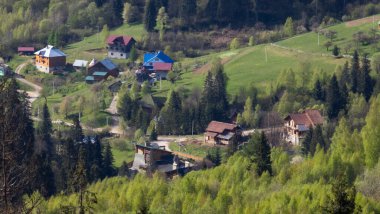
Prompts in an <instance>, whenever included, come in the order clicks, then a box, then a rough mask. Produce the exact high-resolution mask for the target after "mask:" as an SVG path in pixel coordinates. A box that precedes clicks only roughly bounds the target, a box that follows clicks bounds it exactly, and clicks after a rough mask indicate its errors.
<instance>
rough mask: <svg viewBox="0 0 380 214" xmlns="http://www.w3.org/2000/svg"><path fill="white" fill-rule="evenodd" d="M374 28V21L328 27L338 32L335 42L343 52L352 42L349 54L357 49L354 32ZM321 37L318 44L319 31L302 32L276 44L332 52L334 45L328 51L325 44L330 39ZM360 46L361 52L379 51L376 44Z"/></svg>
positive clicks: (298, 48) (318, 51)
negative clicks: (356, 24)
mask: <svg viewBox="0 0 380 214" xmlns="http://www.w3.org/2000/svg"><path fill="white" fill-rule="evenodd" d="M376 23H377V22H376ZM372 28H373V24H372V23H367V24H363V25H359V26H355V27H348V26H346V24H345V23H342V24H338V25H335V26H332V27H329V28H327V29H329V30H334V31H336V32H338V34H337V38H336V39H334V40H333V44H336V45H337V46H338V47H339V48H341V53H342V54H346V53H345V51H344V47H345V46H347V44H350V43H352V45H353V46H352V48H351V50H350V51H349V52H348V54H352V52H353V51H354V49H355V44H354V42H353V34H355V33H357V32H358V31H362V32H365V33H368V32H369V31H370V30H371V29H372ZM378 34H379V33H378ZM319 39H320V42H319V44H320V45H319V46H318V33H316V32H309V33H306V34H302V35H299V36H296V37H292V38H290V39H286V40H283V41H280V42H277V43H276V44H278V45H281V46H285V47H289V48H293V49H297V50H302V51H306V52H311V53H325V54H331V50H332V47H331V48H330V50H329V51H327V49H326V47H325V46H324V44H325V43H326V42H327V41H329V39H327V38H326V37H324V36H323V35H322V34H320V36H319ZM358 47H359V51H360V52H361V53H369V54H373V53H375V52H378V51H379V49H378V48H374V46H371V45H367V46H363V45H359V46H358Z"/></svg>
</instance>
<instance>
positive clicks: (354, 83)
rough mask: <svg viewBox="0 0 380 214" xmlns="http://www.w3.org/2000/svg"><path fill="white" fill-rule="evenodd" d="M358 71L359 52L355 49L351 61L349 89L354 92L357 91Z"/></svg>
mask: <svg viewBox="0 0 380 214" xmlns="http://www.w3.org/2000/svg"><path fill="white" fill-rule="evenodd" d="M359 72H360V65H359V53H358V51H357V50H355V52H354V55H353V57H352V61H351V91H352V92H354V93H356V92H357V91H358V79H359Z"/></svg>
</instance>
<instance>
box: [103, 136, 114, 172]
mask: <svg viewBox="0 0 380 214" xmlns="http://www.w3.org/2000/svg"><path fill="white" fill-rule="evenodd" d="M113 162H114V159H113V155H112V151H111V145H110V144H109V143H106V146H105V148H104V152H103V173H104V176H105V177H111V176H114V175H115V168H114V167H113Z"/></svg>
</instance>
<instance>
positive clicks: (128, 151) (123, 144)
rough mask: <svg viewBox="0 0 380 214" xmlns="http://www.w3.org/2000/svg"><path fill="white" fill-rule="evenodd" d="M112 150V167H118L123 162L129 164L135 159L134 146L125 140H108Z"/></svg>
mask: <svg viewBox="0 0 380 214" xmlns="http://www.w3.org/2000/svg"><path fill="white" fill-rule="evenodd" d="M107 141H108V142H109V143H110V145H111V148H112V154H113V158H114V166H115V167H120V166H121V164H122V163H123V161H125V162H126V163H129V162H131V161H133V159H134V157H135V146H134V145H133V144H132V143H130V142H128V141H127V140H125V139H121V138H120V139H119V138H116V139H108V140H107Z"/></svg>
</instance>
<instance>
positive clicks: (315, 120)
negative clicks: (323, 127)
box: [285, 109, 324, 127]
mask: <svg viewBox="0 0 380 214" xmlns="http://www.w3.org/2000/svg"><path fill="white" fill-rule="evenodd" d="M285 120H293V121H294V123H295V125H304V126H306V127H310V126H316V125H320V124H322V123H323V121H324V119H323V117H322V115H321V113H320V112H319V111H318V110H314V109H309V110H305V111H303V112H302V113H295V114H289V115H288V116H287V117H285Z"/></svg>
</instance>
